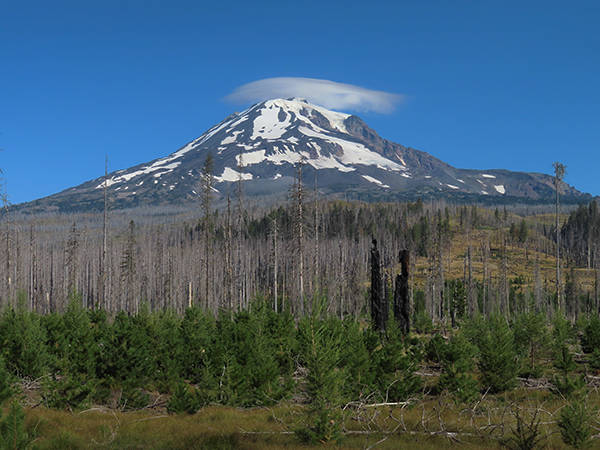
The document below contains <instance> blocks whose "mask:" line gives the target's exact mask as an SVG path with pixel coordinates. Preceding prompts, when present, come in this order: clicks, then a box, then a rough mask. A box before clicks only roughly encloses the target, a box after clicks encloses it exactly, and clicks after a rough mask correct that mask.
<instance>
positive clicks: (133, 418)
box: [27, 388, 599, 450]
mask: <svg viewBox="0 0 600 450" xmlns="http://www.w3.org/2000/svg"><path fill="white" fill-rule="evenodd" d="M590 401H592V402H593V403H594V404H598V395H597V392H595V391H592V392H591V394H590ZM564 404H565V403H564V401H563V400H562V399H559V398H556V397H554V396H553V395H552V394H550V393H549V392H547V391H543V390H535V389H533V390H532V389H523V388H521V389H517V390H515V391H511V392H509V393H507V394H504V395H499V396H486V395H484V396H483V397H482V398H481V399H480V400H479V401H477V402H475V403H474V404H471V405H457V404H455V403H454V402H453V401H452V398H450V397H448V396H437V397H432V396H428V395H425V396H423V397H422V398H419V399H415V400H414V401H413V402H412V403H411V404H410V405H396V406H392V407H390V406H379V407H367V406H366V405H359V406H356V405H355V406H354V407H352V408H346V409H345V410H344V411H343V416H344V419H343V426H344V429H345V430H346V432H345V434H344V440H343V441H342V442H341V443H339V444H338V445H337V446H336V447H337V448H340V449H367V448H376V449H380V450H387V449H390V450H391V449H398V448H410V449H411V450H425V449H444V448H470V449H489V448H500V439H502V438H506V437H508V436H509V435H510V433H511V430H512V429H513V428H514V427H515V424H516V419H515V411H516V409H517V408H518V409H519V411H520V414H521V416H522V417H524V418H525V419H526V420H528V418H530V417H533V416H532V415H533V414H537V417H538V418H539V419H540V430H541V431H542V435H543V436H544V439H545V440H546V442H548V446H547V447H546V448H547V449H552V450H559V449H566V448H567V447H566V446H565V445H564V444H563V443H562V442H561V440H560V436H559V434H558V433H557V432H556V431H557V424H556V420H557V417H558V413H559V411H560V409H561V408H562V407H564ZM301 414H302V409H301V408H300V407H298V406H297V405H296V406H290V405H280V406H278V407H276V408H273V409H268V408H257V409H251V410H241V409H235V408H227V407H217V406H212V407H207V408H204V409H203V410H202V411H200V412H199V413H197V414H195V415H191V416H190V415H164V414H157V413H156V412H151V411H138V412H129V413H123V412H116V411H110V410H102V411H100V410H88V411H81V412H78V413H71V412H67V411H56V410H47V409H44V408H35V409H31V410H28V411H27V421H28V423H29V424H30V425H32V426H35V427H36V428H37V431H38V433H39V438H38V440H37V441H36V446H37V447H38V448H39V449H40V450H44V449H71V450H75V449H84V448H95V449H170V450H178V449H181V450H187V449H264V448H266V449H282V448H285V449H290V450H292V449H305V448H307V446H306V445H304V444H301V443H299V442H298V440H297V439H296V437H295V436H294V434H293V429H294V426H297V425H298V424H299V423H300V421H299V420H297V418H299V417H300V416H301ZM596 414H597V413H596ZM295 418H296V419H295ZM594 419H595V420H596V424H598V419H599V418H598V417H594Z"/></svg>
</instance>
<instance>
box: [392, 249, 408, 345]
mask: <svg viewBox="0 0 600 450" xmlns="http://www.w3.org/2000/svg"><path fill="white" fill-rule="evenodd" d="M399 258H400V265H401V266H402V270H401V273H399V274H398V275H396V290H395V291H394V318H395V319H396V321H397V322H398V325H399V327H400V330H401V331H402V333H403V334H407V333H408V332H409V331H410V296H409V285H408V275H409V271H410V253H409V252H408V250H401V251H400V255H399Z"/></svg>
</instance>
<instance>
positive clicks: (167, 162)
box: [38, 98, 579, 209]
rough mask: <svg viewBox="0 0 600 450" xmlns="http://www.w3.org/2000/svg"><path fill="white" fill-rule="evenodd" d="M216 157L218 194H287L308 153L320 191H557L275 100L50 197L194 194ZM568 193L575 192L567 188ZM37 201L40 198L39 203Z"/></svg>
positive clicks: (357, 122) (84, 201) (123, 200)
mask: <svg viewBox="0 0 600 450" xmlns="http://www.w3.org/2000/svg"><path fill="white" fill-rule="evenodd" d="M209 152H210V153H211V155H212V157H213V159H214V163H215V164H214V172H213V175H214V180H215V190H216V192H215V194H216V195H221V196H225V195H226V193H227V190H228V189H229V188H231V184H232V183H236V182H237V181H239V180H243V181H244V189H245V192H246V193H247V195H250V196H252V195H272V196H273V195H274V196H277V195H283V194H285V192H287V190H288V187H289V186H290V184H291V183H292V182H293V179H294V173H295V170H296V168H297V166H298V164H299V163H300V161H301V160H302V162H303V174H304V179H305V180H307V183H308V184H312V185H314V180H315V179H316V180H317V182H318V188H319V192H320V193H321V194H323V195H345V196H348V197H363V198H372V199H376V198H379V199H391V198H394V197H395V196H396V197H406V194H407V193H410V194H414V196H417V195H428V194H436V195H440V194H455V195H456V194H466V195H468V194H479V195H485V196H514V197H529V198H532V199H539V198H546V197H550V196H552V195H553V192H554V188H553V179H552V177H550V176H549V175H543V174H535V173H523V172H509V171H506V170H486V171H479V170H465V169H457V168H454V167H452V166H450V165H448V164H446V163H445V162H443V161H441V160H439V159H437V158H435V157H433V156H431V155H429V154H428V153H425V152H423V151H419V150H415V149H412V148H406V147H403V146H402V145H399V144H396V143H394V142H390V141H388V140H385V139H383V138H381V137H380V136H379V135H378V134H377V133H376V132H375V131H373V130H372V129H370V128H369V127H368V126H367V125H366V124H365V123H364V122H363V121H362V120H361V119H360V118H358V117H357V116H354V115H348V114H343V113H340V112H334V111H330V110H327V109H325V108H322V107H319V106H316V105H311V104H309V103H308V102H307V101H306V100H303V99H297V98H293V99H287V100H284V99H276V100H268V101H264V102H262V103H258V104H255V105H253V106H252V107H250V108H248V109H247V110H245V111H243V112H241V113H237V112H236V113H234V114H232V115H231V116H229V117H227V118H226V119H225V120H223V121H222V122H221V123H219V124H217V125H215V126H213V127H212V128H211V129H209V130H208V131H206V132H205V133H204V134H202V135H201V136H200V137H199V138H197V139H195V140H193V141H192V142H190V143H188V144H186V145H185V146H183V147H181V148H180V149H179V150H177V151H175V152H174V153H172V154H170V155H169V156H167V157H165V158H161V159H157V160H154V161H151V162H149V163H145V164H140V165H138V166H135V167H131V168H129V169H125V170H119V171H116V172H113V173H111V174H109V175H108V177H107V178H106V180H105V177H99V178H97V179H95V180H92V181H89V182H86V183H84V184H82V185H80V186H77V187H74V188H71V189H67V190H65V191H63V192H61V193H59V194H55V195H53V196H50V197H47V198H46V199H43V200H44V201H43V202H42V204H46V205H56V206H59V207H60V208H62V209H71V208H85V207H86V206H96V207H97V206H98V205H97V203H98V202H100V201H101V200H102V198H103V191H104V189H103V188H104V186H105V183H106V185H107V186H108V190H109V195H110V196H111V198H112V199H113V202H114V203H116V205H115V206H117V207H128V206H137V205H158V204H168V203H181V202H184V201H195V200H196V199H197V198H198V196H199V193H200V192H201V189H200V180H201V170H202V166H203V164H204V161H205V160H206V157H207V155H208V154H209ZM565 193H566V194H567V195H568V194H571V195H578V194H579V193H578V191H576V190H575V189H573V188H571V187H569V186H567V187H566V192H565ZM38 202H41V200H40V201H38Z"/></svg>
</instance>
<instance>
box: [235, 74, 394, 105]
mask: <svg viewBox="0 0 600 450" xmlns="http://www.w3.org/2000/svg"><path fill="white" fill-rule="evenodd" d="M289 97H301V98H305V99H306V100H308V101H309V102H310V103H314V104H316V105H320V106H323V107H325V108H328V109H335V110H342V111H343V110H353V111H374V112H379V113H390V112H392V111H393V110H394V107H395V106H396V104H397V103H399V102H400V101H401V100H402V99H403V97H402V96H401V95H398V94H391V93H388V92H382V91H372V90H370V89H365V88H362V87H360V86H353V85H351V84H343V83H336V82H334V81H329V80H315V79H313V78H295V77H287V78H266V79H264V80H258V81H253V82H252V83H248V84H245V85H243V86H240V87H239V88H237V89H236V90H235V91H233V92H232V93H231V94H230V95H228V96H227V97H225V99H226V100H228V101H230V102H232V103H247V102H257V101H263V100H268V99H272V98H289Z"/></svg>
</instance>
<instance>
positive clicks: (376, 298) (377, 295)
mask: <svg viewBox="0 0 600 450" xmlns="http://www.w3.org/2000/svg"><path fill="white" fill-rule="evenodd" d="M380 265H381V257H380V256H379V250H378V249H377V239H373V247H371V320H372V321H373V326H374V327H375V328H376V329H377V330H379V331H381V332H385V323H386V322H387V319H388V303H387V299H386V298H385V295H384V292H383V280H382V278H381V268H380Z"/></svg>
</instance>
